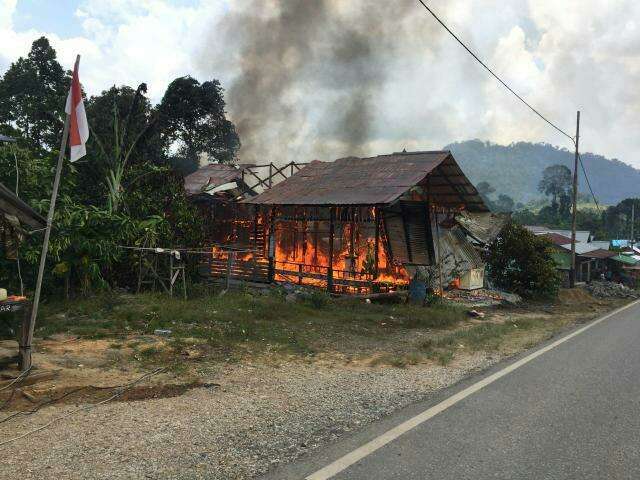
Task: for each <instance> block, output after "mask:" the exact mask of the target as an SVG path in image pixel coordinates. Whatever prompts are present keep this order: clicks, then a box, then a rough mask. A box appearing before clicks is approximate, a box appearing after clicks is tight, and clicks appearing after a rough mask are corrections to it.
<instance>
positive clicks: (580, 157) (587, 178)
mask: <svg viewBox="0 0 640 480" xmlns="http://www.w3.org/2000/svg"><path fill="white" fill-rule="evenodd" d="M578 160H579V161H580V167H581V168H582V173H584V178H585V180H586V181H587V186H588V187H589V191H590V192H591V197H592V198H593V201H594V202H595V204H596V209H597V210H598V213H600V205H599V204H598V199H597V198H596V196H595V194H594V193H593V189H592V188H591V182H589V177H588V176H587V170H586V169H585V168H584V163H582V156H581V155H580V154H579V153H578Z"/></svg>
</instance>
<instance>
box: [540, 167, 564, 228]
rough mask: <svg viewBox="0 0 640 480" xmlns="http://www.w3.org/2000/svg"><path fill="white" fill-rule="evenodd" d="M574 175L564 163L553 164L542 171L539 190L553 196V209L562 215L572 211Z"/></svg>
mask: <svg viewBox="0 0 640 480" xmlns="http://www.w3.org/2000/svg"><path fill="white" fill-rule="evenodd" d="M571 189H572V175H571V170H569V169H568V168H567V167H565V166H564V165H551V166H549V167H547V168H545V169H544V171H543V172H542V180H540V183H539V184H538V191H539V192H540V193H544V194H545V195H547V196H550V197H551V206H552V209H553V210H554V211H555V212H556V213H557V214H558V215H559V216H561V217H565V216H567V215H569V213H570V207H571Z"/></svg>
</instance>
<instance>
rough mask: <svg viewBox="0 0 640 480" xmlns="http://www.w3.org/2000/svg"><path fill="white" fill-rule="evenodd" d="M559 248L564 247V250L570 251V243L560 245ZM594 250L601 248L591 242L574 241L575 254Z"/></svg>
mask: <svg viewBox="0 0 640 480" xmlns="http://www.w3.org/2000/svg"><path fill="white" fill-rule="evenodd" d="M560 247H561V248H564V249H565V250H568V251H569V252H570V251H571V244H570V243H567V244H565V245H560ZM596 250H602V249H601V248H599V247H598V246H597V245H593V244H591V243H582V242H576V254H577V255H585V254H587V253H589V252H594V251H596Z"/></svg>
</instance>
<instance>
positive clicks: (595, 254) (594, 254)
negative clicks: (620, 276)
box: [582, 248, 616, 258]
mask: <svg viewBox="0 0 640 480" xmlns="http://www.w3.org/2000/svg"><path fill="white" fill-rule="evenodd" d="M582 256H583V257H587V258H611V257H615V256H616V252H612V251H611V250H604V249H602V248H597V249H595V250H592V251H590V252H586V253H583V254H582Z"/></svg>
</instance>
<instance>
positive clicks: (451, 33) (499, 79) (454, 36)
mask: <svg viewBox="0 0 640 480" xmlns="http://www.w3.org/2000/svg"><path fill="white" fill-rule="evenodd" d="M418 1H419V2H420V3H421V4H422V6H423V7H424V8H426V9H427V11H428V12H429V13H430V14H431V15H432V16H433V18H435V19H436V21H437V22H438V23H439V24H440V25H442V27H443V28H444V29H445V30H446V31H447V32H449V34H450V35H451V36H452V37H453V38H455V39H456V41H457V42H458V43H459V44H460V45H462V48H464V49H465V50H466V51H467V52H468V53H469V54H470V55H471V56H472V57H473V58H474V59H475V60H476V61H477V62H478V63H479V64H480V65H482V66H483V67H484V69H485V70H486V71H487V72H489V73H490V74H491V75H492V76H493V77H494V78H495V79H496V80H498V82H500V83H501V84H502V86H504V88H506V89H507V90H509V91H510V92H511V93H513V94H514V95H515V96H516V98H517V99H518V100H520V101H521V102H522V103H524V104H525V105H526V106H527V107H528V108H529V109H530V110H531V111H532V112H533V113H535V114H536V115H537V116H538V117H540V118H541V119H542V120H544V121H545V122H547V123H548V124H549V125H551V126H552V127H553V128H555V129H556V130H557V131H558V132H560V133H561V134H562V135H564V136H565V137H567V138H568V139H569V140H571V141H572V142H573V144H574V145H575V143H576V141H575V138H573V137H572V136H571V135H569V134H568V133H567V132H565V131H564V130H562V129H561V128H560V127H558V126H557V125H556V124H555V123H553V122H552V121H551V120H549V119H548V118H547V117H545V116H544V115H543V114H542V113H540V112H539V111H538V110H536V109H535V108H534V107H533V106H532V105H531V104H530V103H529V102H527V101H526V100H525V99H524V98H522V97H521V96H520V95H518V94H517V93H516V92H515V90H513V89H512V88H511V87H510V86H509V85H507V84H506V83H505V81H504V80H502V79H501V78H500V77H499V76H498V75H497V74H496V73H495V72H494V71H493V70H491V68H489V67H488V66H487V64H486V63H484V62H483V61H482V60H480V58H479V57H478V56H477V55H476V54H475V53H473V51H472V50H471V49H470V48H469V47H467V46H466V45H465V43H464V42H463V41H462V40H460V39H459V38H458V36H457V35H456V34H455V33H453V32H452V31H451V29H450V28H449V27H447V26H446V25H445V24H444V22H443V21H442V20H440V18H439V17H438V16H437V15H436V14H435V13H434V11H433V10H431V9H430V8H429V7H428V6H427V4H426V3H424V1H423V0H418Z"/></svg>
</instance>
